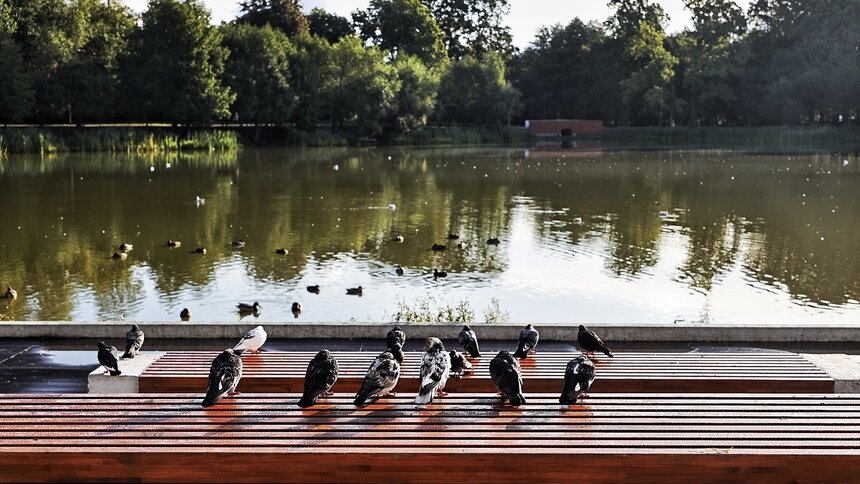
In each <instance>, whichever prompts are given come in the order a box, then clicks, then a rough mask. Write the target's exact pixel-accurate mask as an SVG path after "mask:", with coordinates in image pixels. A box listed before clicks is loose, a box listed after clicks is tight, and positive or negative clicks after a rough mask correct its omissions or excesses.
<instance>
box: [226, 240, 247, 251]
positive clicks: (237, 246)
mask: <svg viewBox="0 0 860 484" xmlns="http://www.w3.org/2000/svg"><path fill="white" fill-rule="evenodd" d="M230 246H231V247H233V248H234V249H241V248H243V247H245V241H244V240H242V239H239V240H234V241H233V242H230Z"/></svg>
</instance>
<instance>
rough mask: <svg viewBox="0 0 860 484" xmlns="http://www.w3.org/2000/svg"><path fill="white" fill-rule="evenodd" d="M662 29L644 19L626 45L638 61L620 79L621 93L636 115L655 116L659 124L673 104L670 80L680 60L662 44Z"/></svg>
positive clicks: (630, 58)
mask: <svg viewBox="0 0 860 484" xmlns="http://www.w3.org/2000/svg"><path fill="white" fill-rule="evenodd" d="M663 40H664V37H663V32H662V30H659V29H658V28H657V27H655V26H653V25H651V24H650V23H646V22H642V23H641V24H640V28H639V30H638V32H636V34H635V35H634V36H633V37H631V38H630V39H629V41H630V43H629V44H628V45H627V48H626V49H625V57H626V58H627V60H628V61H629V62H630V63H631V64H633V65H636V66H637V68H636V69H634V70H633V71H632V72H631V73H630V75H629V76H628V77H627V78H626V79H624V80H622V81H621V84H620V87H621V96H622V98H623V99H624V102H625V103H626V104H627V105H628V106H629V107H630V112H631V114H632V115H634V116H646V117H652V119H653V118H656V121H657V123H658V124H660V123H661V122H662V121H663V116H665V115H666V114H668V113H669V111H670V110H671V106H670V105H669V100H670V94H671V93H670V82H671V80H672V76H673V74H674V71H673V69H674V67H675V64H677V62H678V60H677V59H676V58H675V56H673V55H672V54H671V53H670V52H669V51H667V50H666V48H665V47H664V46H663Z"/></svg>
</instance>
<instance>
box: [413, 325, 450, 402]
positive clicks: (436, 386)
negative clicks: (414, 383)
mask: <svg viewBox="0 0 860 484" xmlns="http://www.w3.org/2000/svg"><path fill="white" fill-rule="evenodd" d="M450 375H451V355H449V354H448V353H447V352H446V351H445V345H443V344H442V341H441V340H440V339H439V338H427V341H426V342H425V343H424V355H422V356H421V387H420V388H419V389H418V396H417V397H415V403H419V404H425V403H430V402H432V401H433V398H434V397H435V396H436V394H437V393H438V394H439V395H440V396H441V395H445V392H444V391H443V390H444V389H445V384H446V383H448V377H449V376H450Z"/></svg>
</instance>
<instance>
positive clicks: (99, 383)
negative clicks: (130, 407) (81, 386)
mask: <svg viewBox="0 0 860 484" xmlns="http://www.w3.org/2000/svg"><path fill="white" fill-rule="evenodd" d="M162 356H164V352H161V351H146V352H143V353H140V354H138V355H137V356H136V357H134V358H132V359H130V360H119V370H120V371H121V372H122V375H119V376H110V375H108V374H107V372H106V371H105V369H104V368H103V367H101V366H99V367H98V368H96V369H95V370H93V371H92V373H90V375H89V377H88V378H87V390H88V391H89V393H99V394H116V393H138V391H139V386H138V378H139V377H140V375H141V374H143V371H144V370H146V369H147V368H149V365H151V364H152V363H153V362H154V361H155V360H157V359H159V358H161V357H162Z"/></svg>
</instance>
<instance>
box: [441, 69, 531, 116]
mask: <svg viewBox="0 0 860 484" xmlns="http://www.w3.org/2000/svg"><path fill="white" fill-rule="evenodd" d="M518 98H519V93H518V92H517V91H516V89H514V88H513V87H512V86H511V85H510V83H508V82H507V80H506V79H505V64H504V62H503V61H502V58H501V56H500V55H498V54H494V53H488V54H486V55H485V56H484V57H483V58H482V59H480V60H478V59H476V58H475V57H472V56H470V55H467V56H466V57H464V58H462V59H460V60H459V61H457V62H455V63H453V64H452V65H451V68H450V69H449V70H448V71H447V72H446V73H445V74H444V75H443V76H442V81H441V85H440V87H439V108H440V110H441V117H442V118H443V119H445V120H447V121H449V122H454V121H457V122H461V123H466V124H473V125H484V126H491V125H499V124H508V122H509V120H510V116H511V115H512V114H513V112H514V109H515V108H516V105H517V102H518Z"/></svg>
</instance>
